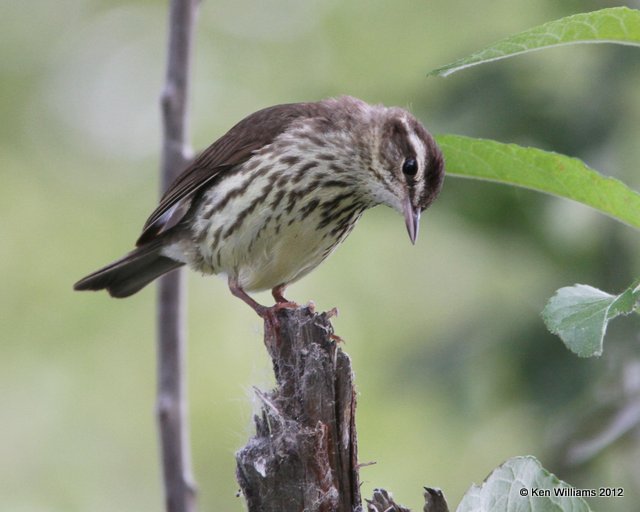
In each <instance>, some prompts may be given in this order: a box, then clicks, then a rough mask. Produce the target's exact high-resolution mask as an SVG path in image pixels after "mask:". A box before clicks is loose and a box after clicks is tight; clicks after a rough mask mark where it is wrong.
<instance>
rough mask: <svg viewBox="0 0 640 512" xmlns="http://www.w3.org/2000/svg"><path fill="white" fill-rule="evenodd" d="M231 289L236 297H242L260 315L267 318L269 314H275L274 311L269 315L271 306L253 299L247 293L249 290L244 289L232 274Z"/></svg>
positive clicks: (230, 278)
mask: <svg viewBox="0 0 640 512" xmlns="http://www.w3.org/2000/svg"><path fill="white" fill-rule="evenodd" d="M229 290H230V291H231V293H232V294H233V295H235V296H236V297H238V298H239V299H241V300H242V301H243V302H245V303H246V304H248V305H249V306H251V309H253V310H254V311H255V312H256V313H257V314H258V316H259V317H261V318H265V319H266V318H267V316H273V313H271V315H269V312H270V311H271V308H268V307H267V306H263V305H262V304H260V303H258V302H256V301H255V300H253V299H252V298H251V297H250V296H249V295H248V294H247V292H245V291H244V290H243V289H242V287H241V286H240V285H239V284H238V280H237V279H235V278H233V277H231V276H229Z"/></svg>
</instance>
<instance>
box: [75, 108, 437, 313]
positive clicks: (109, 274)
mask: <svg viewBox="0 0 640 512" xmlns="http://www.w3.org/2000/svg"><path fill="white" fill-rule="evenodd" d="M444 174H445V171H444V158H443V155H442V152H441V150H440V149H439V147H438V145H437V144H436V142H435V140H434V138H433V137H432V135H431V134H430V133H429V132H428V131H427V130H426V129H425V128H424V126H423V125H422V124H421V123H420V122H419V121H418V120H417V119H416V118H415V117H414V116H413V115H412V114H411V113H409V112H408V111H407V110H405V109H402V108H399V107H385V106H383V105H371V104H368V103H366V102H364V101H362V100H360V99H357V98H354V97H351V96H340V97H336V98H328V99H323V100H320V101H316V102H307V103H288V104H281V105H275V106H272V107H268V108H264V109H262V110H259V111H257V112H254V113H252V114H250V115H248V116H247V117H245V118H244V119H242V120H241V121H240V122H238V123H237V124H236V125H235V126H233V127H232V128H231V129H230V130H229V131H228V132H227V133H226V134H224V135H223V136H222V137H220V138H219V139H217V140H216V141H215V142H214V143H213V144H211V145H210V146H209V147H208V148H207V149H205V150H204V151H202V152H201V153H200V154H199V155H198V156H196V157H195V158H194V159H193V160H192V161H191V162H190V163H189V164H188V165H187V166H186V168H185V169H184V170H183V171H182V172H181V174H179V175H178V176H177V178H176V179H175V181H174V182H173V183H172V184H171V185H170V186H169V187H168V188H167V190H166V192H165V193H164V195H163V196H162V197H161V199H160V202H159V204H158V206H157V208H156V209H155V210H154V211H153V212H152V213H151V215H150V216H149V218H148V219H147V221H146V223H145V224H144V227H143V229H142V233H141V235H140V236H139V238H138V240H137V242H136V247H135V249H133V250H132V251H131V252H129V253H128V254H126V255H125V256H123V257H122V258H120V259H118V260H116V261H114V262H113V263H111V264H109V265H107V266H105V267H103V268H101V269H99V270H97V271H95V272H93V273H92V274H89V275H88V276H86V277H84V278H83V279H81V280H80V281H78V282H77V283H76V284H75V285H74V289H75V290H103V289H104V290H106V291H107V292H109V294H110V295H111V296H113V297H116V298H123V297H128V296H130V295H133V294H134V293H136V292H138V291H139V290H141V289H142V288H144V287H145V286H146V285H148V284H149V283H151V282H152V281H153V280H155V279H156V278H158V277H160V276H161V275H163V274H165V273H167V272H170V271H172V270H174V269H176V268H179V267H182V266H184V265H187V266H189V267H190V268H191V269H193V270H195V271H197V272H200V273H202V274H220V275H223V276H226V278H227V281H228V286H229V289H230V291H231V293H232V294H233V295H235V296H236V297H238V298H240V299H242V300H243V301H244V302H246V303H247V304H248V305H249V306H251V307H252V308H253V309H254V310H255V311H256V312H257V313H258V315H260V316H261V317H263V318H266V317H267V316H268V314H269V312H270V311H272V308H279V307H288V306H290V305H294V306H295V303H293V302H290V301H288V300H287V299H286V298H285V296H284V292H285V288H286V287H287V286H288V285H290V284H291V283H293V282H295V281H297V280H299V279H300V278H302V277H304V276H305V275H307V274H308V273H309V272H311V271H312V270H314V269H315V268H316V267H317V266H318V265H319V264H320V263H322V262H323V261H324V260H325V259H326V258H327V256H329V254H331V253H332V252H333V251H334V249H335V248H336V247H337V246H338V245H340V244H341V243H342V242H343V241H344V239H345V238H346V237H347V236H348V235H349V233H350V232H351V230H352V229H353V227H354V225H355V224H356V222H357V221H358V220H359V219H360V217H361V216H362V214H363V213H364V211H365V210H367V209H369V208H372V207H374V206H377V205H380V204H383V205H386V206H389V207H391V208H392V209H394V210H396V211H397V212H399V213H400V214H401V215H402V216H403V217H404V220H405V225H406V228H407V231H408V234H409V238H410V240H411V242H412V243H413V244H415V242H416V237H417V236H418V226H419V221H420V215H421V213H422V212H423V211H424V210H425V209H426V208H427V207H429V206H430V205H431V203H433V201H434V200H435V199H436V198H437V196H438V194H439V193H440V190H441V189H442V185H443V181H444ZM269 289H270V290H271V292H272V295H273V298H274V300H275V304H274V306H271V307H267V306H263V305H262V304H259V303H258V302H257V301H256V300H255V299H253V298H252V297H251V296H250V295H249V293H250V292H257V291H262V290H269Z"/></svg>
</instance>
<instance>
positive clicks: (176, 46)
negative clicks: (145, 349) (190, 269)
mask: <svg viewBox="0 0 640 512" xmlns="http://www.w3.org/2000/svg"><path fill="white" fill-rule="evenodd" d="M196 6H197V2H196V1H195V0H171V13H170V18H169V47H168V58H167V76H166V83H165V87H164V90H163V92H162V97H161V105H162V115H163V126H164V138H163V149H162V189H163V190H165V189H166V187H167V186H168V185H169V183H171V181H173V179H174V178H175V176H176V175H177V174H178V173H179V172H180V171H181V170H182V168H183V166H184V164H185V162H186V161H187V159H188V150H187V135H186V134H187V103H188V101H187V96H188V83H189V69H190V62H191V47H192V41H193V26H194V22H195V11H196ZM184 311H185V306H184V280H183V276H182V273H181V272H180V271H174V272H172V273H170V274H168V275H167V276H165V277H163V278H162V279H161V280H160V283H159V292H158V312H157V315H158V316H157V325H158V334H157V337H158V397H157V414H158V427H159V430H160V445H161V451H162V467H163V479H164V489H165V500H166V510H167V512H192V511H194V510H195V485H194V481H193V476H192V472H191V454H190V447H189V440H188V426H187V407H186V402H185V394H186V392H185V378H184V353H185V344H186V340H185V329H184Z"/></svg>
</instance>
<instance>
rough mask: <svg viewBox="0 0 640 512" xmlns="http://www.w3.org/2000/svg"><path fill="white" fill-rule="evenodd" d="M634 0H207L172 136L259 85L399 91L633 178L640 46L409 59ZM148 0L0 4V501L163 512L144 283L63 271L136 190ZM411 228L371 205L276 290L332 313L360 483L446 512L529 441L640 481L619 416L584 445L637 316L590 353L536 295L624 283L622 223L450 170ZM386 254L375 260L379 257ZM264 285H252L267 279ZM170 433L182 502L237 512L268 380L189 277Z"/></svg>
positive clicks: (632, 338)
mask: <svg viewBox="0 0 640 512" xmlns="http://www.w3.org/2000/svg"><path fill="white" fill-rule="evenodd" d="M614 5H628V6H630V7H636V8H637V7H639V5H638V2H637V1H630V2H615V3H614V2H609V1H605V0H589V1H577V0H572V1H564V2H555V1H552V0H540V1H538V2H529V1H525V0H510V1H507V0H497V1H495V2H483V3H481V4H480V3H478V2H472V1H471V0H461V1H458V2H448V1H446V0H432V1H430V2H415V1H414V2H393V3H392V2H384V1H382V0H368V1H364V0H356V1H352V2H338V1H337V0H315V1H309V2H294V1H292V0H272V1H270V2H263V3H259V2H252V1H248V0H234V1H231V0H219V1H213V0H211V1H207V2H203V3H202V4H201V11H200V17H199V26H198V38H197V39H198V40H197V51H196V65H195V82H194V91H193V102H192V133H193V140H194V147H196V148H200V147H203V146H205V145H207V144H208V143H210V142H211V141H212V140H213V139H214V138H216V137H218V136H219V135H221V134H222V133H223V132H224V130H225V129H227V128H228V127H229V126H231V124H233V123H234V122H236V121H237V120H239V119H240V118H241V117H243V116H244V115H246V114H248V113H250V112H252V111H254V110H256V109H258V108H260V107H264V106H267V105H270V104H275V103H282V102H290V101H300V100H309V99H317V98H321V97H325V96H330V95H337V94H343V93H348V94H352V95H355V96H359V97H361V98H363V99H365V100H367V101H370V102H382V103H385V104H397V105H401V106H407V107H409V108H410V109H411V110H412V111H413V112H415V113H416V115H418V116H419V117H420V118H421V119H422V120H423V121H424V122H425V124H426V125H427V126H428V127H429V129H430V130H431V131H433V132H435V133H457V134H464V135H470V136H475V137H484V138H494V139H497V140H500V141H502V142H516V143H520V144H526V145H532V146H537V147H540V148H542V149H546V150H552V151H557V152H561V153H565V154H568V155H570V156H576V157H579V158H581V159H583V160H585V161H586V162H587V164H589V165H590V166H591V167H593V168H595V169H598V170H600V171H601V172H603V173H605V174H607V175H610V176H614V177H616V178H618V179H621V180H622V181H624V182H625V183H627V184H628V185H630V186H631V187H632V188H635V189H639V188H640V178H639V176H640V175H639V174H638V173H637V167H638V162H640V146H639V145H638V144H637V140H638V126H639V125H640V94H639V93H638V83H640V58H639V57H638V52H637V50H636V49H633V48H612V47H599V48H598V47H595V46H591V47H583V48H577V47H573V48H563V49H556V50H552V51H548V52H544V53H537V54H535V55H527V56H524V57H522V58H520V59H516V60H512V61H506V62H502V63H493V64H489V65H487V66H486V67H484V69H483V68H478V69H472V70H468V71H465V72H463V73H458V74H456V75H454V76H452V77H450V78H448V79H434V78H429V79H427V78H426V76H425V75H426V72H427V71H428V70H429V69H432V68H434V67H436V66H437V65H438V64H441V63H443V62H448V61H450V60H452V59H454V58H456V57H458V56H460V55H464V54H467V53H469V52H470V51H473V50H475V49H477V48H481V47H484V46H486V45H487V44H489V43H491V42H493V41H495V40H497V39H499V38H502V37H504V36H505V35H508V34H512V33H515V32H517V31H519V30H523V29H526V28H529V27H531V26H534V25H537V24H540V23H543V22H545V21H548V20H551V19H555V18H558V17H561V16H566V15H569V14H573V13H576V12H580V11H586V10H592V9H598V8H603V7H610V6H614ZM165 30H166V2H159V1H157V0H137V1H128V2H124V1H114V0H109V1H107V0H85V1H79V0H59V1H57V2H50V1H45V0H34V1H32V2H20V1H18V0H9V1H8V2H5V4H4V5H3V32H2V35H1V36H0V37H2V39H3V44H2V45H0V54H1V56H2V67H1V68H0V73H2V80H1V81H0V92H1V94H0V114H1V115H2V118H3V119H4V120H5V122H4V123H3V124H2V126H1V127H0V133H1V135H2V136H1V138H0V141H1V142H0V144H2V151H1V152H0V158H1V159H2V165H1V166H0V175H1V176H2V188H1V189H0V197H1V201H0V215H1V216H2V218H3V219H4V220H5V221H4V222H3V224H2V231H3V237H2V241H3V242H2V244H0V256H1V257H2V263H3V264H2V266H1V267H0V275H1V279H2V283H3V288H4V293H2V295H0V319H1V320H2V326H3V329H2V333H3V334H2V343H1V347H2V348H1V350H2V352H1V357H0V389H2V393H1V394H0V396H1V397H2V407H0V425H2V441H1V442H0V460H1V461H2V463H0V510H2V511H4V510H7V511H12V512H15V511H18V512H26V511H28V512H31V511H44V510H47V511H48V510H64V511H74V510H88V509H89V510H92V511H96V512H100V511H102V510H104V511H106V510H109V511H110V510H159V509H160V508H161V504H162V497H161V490H160V478H159V466H158V454H157V442H156V432H155V423H154V417H153V407H154V404H153V400H154V387H155V350H154V346H153V333H154V308H153V301H154V292H153V289H152V287H150V288H149V289H147V290H145V291H143V292H142V293H140V294H138V295H136V296H135V297H132V298H131V299H127V300H126V301H116V300H113V299H110V298H108V297H107V296H106V295H105V294H94V295H91V294H74V293H72V292H71V285H72V283H73V282H74V281H75V280H76V279H77V278H79V277H80V276H82V275H83V274H85V273H86V272H88V271H90V270H93V269H94V268H96V267H98V266H100V265H101V264H104V263H106V262H108V261H110V260H111V259H113V258H115V257H118V256H120V255H121V254H122V253H123V252H125V251H126V250H128V249H129V248H130V247H131V245H132V243H133V241H134V240H135V237H136V236H137V235H138V232H139V229H140V228H141V225H142V223H143V221H144V219H145V218H146V216H147V214H148V213H149V211H150V210H151V209H152V208H153V206H154V204H155V202H156V199H157V188H158V185H157V168H158V156H157V155H158V153H159V139H160V137H159V134H160V128H159V109H158V105H157V99H158V96H159V93H160V88H161V86H162V80H163V70H164V49H165ZM422 230H423V232H422V233H421V236H420V240H419V243H418V245H417V247H411V245H410V243H409V242H408V240H406V233H405V230H404V226H403V223H402V219H401V218H399V217H398V216H397V215H395V214H394V213H393V212H392V211H390V210H387V209H383V208H379V209H375V210H373V211H371V212H369V213H368V214H367V215H365V218H364V219H363V221H362V222H361V224H360V225H359V227H358V229H356V230H355V232H354V233H353V235H352V236H351V237H350V238H349V240H348V241H347V242H346V243H345V244H344V246H343V247H341V248H340V249H339V250H338V251H337V253H336V254H335V255H334V256H333V257H332V258H330V259H329V260H328V261H327V262H326V263H325V264H324V265H323V266H322V267H320V268H319V269H318V270H317V271H316V272H315V273H314V274H313V275H311V276H309V277H307V278H305V279H304V280H303V281H302V282H300V283H298V284H296V285H294V286H293V287H292V288H291V297H292V298H293V299H296V300H298V301H301V302H302V301H305V300H308V299H311V298H313V299H314V300H315V301H316V303H317V304H318V306H319V307H320V308H324V309H328V308H330V307H332V306H338V307H339V309H340V311H341V316H340V317H339V318H338V319H337V320H336V321H335V325H336V329H337V332H338V334H340V336H342V337H343V338H344V339H345V340H346V350H347V352H348V353H349V354H350V355H351V357H352V359H353V363H354V367H355V371H356V379H357V385H358V388H359V391H360V397H359V409H358V425H359V429H358V430H359V436H360V458H361V460H362V462H367V461H373V460H375V461H377V464H376V465H374V466H369V467H366V468H363V470H362V479H363V492H364V493H365V495H369V494H370V493H371V490H372V488H374V487H376V486H384V487H386V488H388V489H391V490H393V492H394V494H395V496H396V497H397V498H398V499H399V501H401V502H403V503H405V504H407V505H409V506H412V507H414V508H418V503H420V500H421V498H420V494H421V489H422V486H423V485H430V486H438V487H441V488H443V489H444V490H445V492H446V494H447V497H448V499H449V502H450V503H452V504H455V503H457V502H458V501H459V499H460V497H461V496H462V494H463V492H464V491H465V490H466V489H467V488H468V487H469V485H470V483H471V482H479V481H480V480H481V479H482V478H484V476H485V475H487V474H488V473H489V471H491V470H492V469H493V468H495V467H496V466H498V465H499V464H500V463H501V462H502V461H504V460H506V459H507V458H509V457H511V456H514V455H521V454H532V455H535V456H536V457H537V458H538V459H540V461H541V462H542V464H543V466H544V467H545V468H547V469H548V470H550V471H552V472H554V473H555V474H556V475H557V476H558V477H559V478H561V479H563V480H566V481H568V482H571V484H572V485H574V486H576V487H598V486H600V485H607V486H622V487H624V488H625V490H626V494H625V498H617V499H608V500H606V501H602V502H599V501H598V500H590V503H591V504H592V506H593V507H594V508H595V509H601V510H609V511H614V512H615V511H626V510H630V509H631V508H633V505H631V504H633V503H637V501H638V500H639V499H640V444H639V443H638V435H637V433H638V429H637V426H636V428H635V430H631V431H628V432H627V433H626V434H624V435H620V436H619V437H617V438H616V439H615V442H611V443H609V444H608V445H607V446H606V447H605V448H604V449H602V450H600V451H598V452H597V453H595V454H594V455H593V456H591V457H589V458H586V459H584V458H583V459H581V460H580V461H577V459H575V458H572V457H571V456H570V455H571V454H570V453H569V451H568V447H571V446H574V447H575V445H576V444H579V443H580V442H581V441H582V440H589V439H592V438H593V436H597V435H598V432H599V430H598V429H600V428H601V427H602V425H607V423H608V421H609V420H610V419H611V418H615V415H616V414H617V413H618V412H619V411H620V410H623V409H624V407H625V404H627V403H628V402H629V400H631V399H632V398H634V397H635V399H637V395H638V387H639V385H638V382H639V378H638V372H639V368H640V365H639V364H638V337H637V332H638V328H639V327H640V325H639V322H638V321H637V319H635V318H625V319H623V320H620V321H619V322H616V323H615V324H613V325H612V326H611V329H610V331H609V333H608V340H607V349H606V350H605V352H604V355H603V356H602V357H601V358H599V359H595V360H582V359H579V358H576V357H575V356H573V355H572V354H570V353H569V352H568V351H567V350H566V349H565V348H564V347H563V346H562V344H561V343H560V342H559V340H557V338H555V337H554V336H552V335H551V334H549V333H547V332H546V330H545V329H544V325H543V324H542V321H541V319H540V316H539V313H540V311H541V310H542V308H543V305H544V302H545V300H546V299H547V298H548V297H550V296H551V295H552V294H553V292H554V290H556V289H557V288H559V287H561V286H565V285H571V284H573V283H575V282H585V283H589V284H592V285H594V286H597V287H598V288H601V289H605V290H622V289H624V288H625V287H626V286H628V283H629V282H631V281H632V280H633V279H634V278H635V277H636V276H638V275H639V274H640V272H639V270H640V261H639V258H638V254H640V253H639V251H638V249H639V247H638V240H637V233H635V232H634V231H633V230H631V229H630V228H627V227H625V226H622V225H619V224H617V223H616V222H615V221H613V220H611V219H608V218H606V217H604V216H601V215H599V214H597V213H595V212H593V211H591V210H589V209H588V208H586V207H582V206H579V205H576V204H574V203H571V202H568V201H561V200H558V199H554V198H551V197H546V196H542V195H539V194H535V193H533V192H529V191H525V190H516V189H510V188H508V187H504V186H500V185H496V184H485V183H479V182H473V181H463V180H456V179H451V178H450V179H448V180H447V182H446V184H445V189H444V191H443V194H442V196H441V198H440V199H439V201H438V202H437V203H436V204H435V205H434V207H433V208H432V210H431V211H430V212H429V213H428V215H426V216H425V217H424V219H423V227H422ZM381 269H384V272H382V271H381ZM258 298H259V299H260V300H263V301H265V302H266V301H267V300H268V297H267V296H266V295H262V296H259V297H258ZM189 308H190V309H189V337H190V341H189V343H190V345H189V385H190V412H191V425H192V443H193V451H194V459H195V461H194V462H195V470H196V476H197V480H198V483H199V488H200V500H201V509H202V510H212V509H214V510H243V505H242V504H241V501H240V500H239V499H238V498H236V497H235V491H236V488H237V486H236V484H235V481H234V458H233V453H234V451H235V450H236V449H237V448H238V447H240V446H241V445H242V444H243V443H244V442H245V441H246V438H247V436H248V434H249V432H250V431H251V428H252V426H251V421H250V419H251V407H252V406H251V405H250V402H251V400H252V399H251V394H252V392H251V389H252V386H254V385H258V386H268V385H269V383H270V382H271V377H270V375H269V373H270V369H269V365H268V361H267V358H266V356H265V353H264V349H263V347H262V340H261V324H260V322H259V321H258V319H257V318H255V316H254V315H253V313H252V312H251V311H250V310H249V308H247V307H246V306H245V305H244V304H242V303H241V302H240V301H237V300H235V299H233V298H232V297H231V296H230V294H229V293H228V291H227V290H226V287H225V285H224V283H223V282H222V281H221V280H219V279H216V278H208V279H203V278H201V277H200V276H195V275H193V276H192V278H190V290H189Z"/></svg>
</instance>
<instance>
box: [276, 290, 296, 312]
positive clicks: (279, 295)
mask: <svg viewBox="0 0 640 512" xmlns="http://www.w3.org/2000/svg"><path fill="white" fill-rule="evenodd" d="M286 287H287V285H286V284H279V285H278V286H276V287H274V288H273V289H272V290H271V295H273V298H274V299H275V301H276V304H275V306H274V308H275V309H296V308H297V307H298V305H297V304H296V303H295V302H293V301H290V300H287V298H286V297H285V296H284V290H285V288H286Z"/></svg>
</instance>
